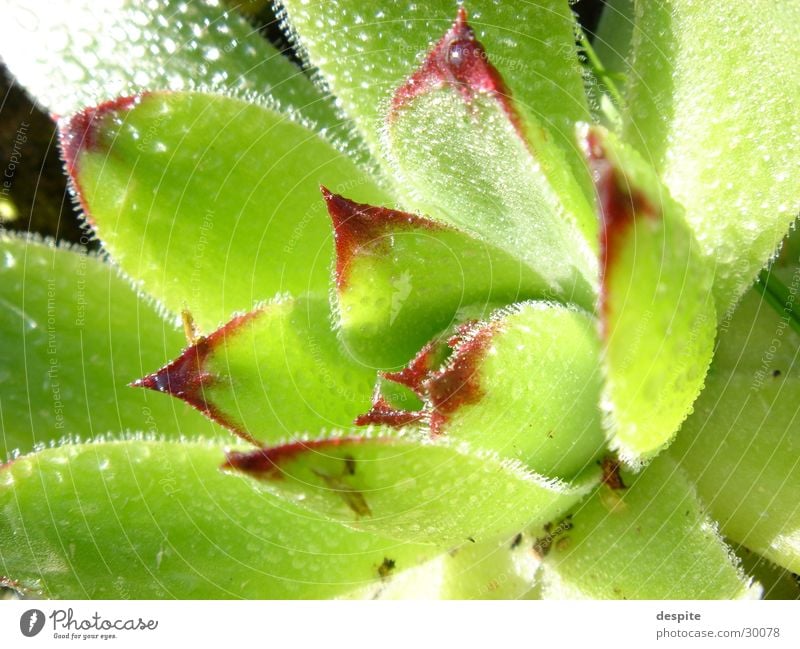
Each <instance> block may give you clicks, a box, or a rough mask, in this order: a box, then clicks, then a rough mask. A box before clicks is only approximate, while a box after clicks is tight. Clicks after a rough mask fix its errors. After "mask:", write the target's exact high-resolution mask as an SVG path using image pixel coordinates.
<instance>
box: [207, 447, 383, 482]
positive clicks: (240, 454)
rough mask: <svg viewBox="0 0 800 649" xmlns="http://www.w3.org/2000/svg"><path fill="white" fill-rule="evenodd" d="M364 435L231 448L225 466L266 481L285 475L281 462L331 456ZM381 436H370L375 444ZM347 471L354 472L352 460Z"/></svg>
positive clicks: (347, 463) (226, 455)
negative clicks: (351, 464) (245, 448)
mask: <svg viewBox="0 0 800 649" xmlns="http://www.w3.org/2000/svg"><path fill="white" fill-rule="evenodd" d="M366 439H367V438H364V437H330V438H327V439H315V440H306V441H297V442H290V443H288V444H280V445H278V446H271V447H269V448H265V447H261V448H257V449H255V450H253V451H228V452H227V453H226V454H225V462H224V463H223V465H222V467H221V468H222V469H225V470H233V471H239V472H241V473H245V474H247V475H249V476H251V477H254V478H259V479H263V480H269V479H276V478H282V477H283V472H282V471H281V465H283V464H285V463H287V462H291V461H293V460H297V459H300V458H302V457H303V456H304V455H306V454H311V455H314V454H316V455H319V456H320V457H325V456H328V455H329V453H328V452H327V451H330V450H331V449H335V448H338V447H340V446H343V445H350V444H358V443H359V442H363V441H365V440H366ZM380 439H381V438H370V440H369V441H370V442H371V443H380ZM344 462H345V467H344V473H352V468H351V467H350V466H349V464H350V463H351V462H352V459H350V458H348V457H345V458H344Z"/></svg>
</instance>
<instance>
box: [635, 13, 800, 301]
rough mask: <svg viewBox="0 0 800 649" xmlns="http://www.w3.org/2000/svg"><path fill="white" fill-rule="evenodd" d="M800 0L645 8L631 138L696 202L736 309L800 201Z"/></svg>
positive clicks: (718, 283)
mask: <svg viewBox="0 0 800 649" xmlns="http://www.w3.org/2000/svg"><path fill="white" fill-rule="evenodd" d="M798 20H800V3H798V2H796V1H794V0H792V1H790V2H780V3H776V2H770V1H769V0H757V1H755V2H726V1H725V0H709V1H707V2H694V1H693V0H663V1H662V2H659V3H650V4H648V6H647V8H646V11H640V12H638V14H637V23H636V28H635V29H634V39H633V72H632V74H631V85H630V91H629V97H628V105H629V106H630V110H631V113H630V115H629V116H628V127H627V129H626V130H627V135H628V137H629V138H630V139H631V141H633V142H635V143H636V144H637V146H638V147H639V149H640V152H641V153H642V154H643V155H644V156H646V157H647V158H648V160H650V161H651V162H652V163H653V164H654V165H655V166H656V167H657V168H658V170H659V171H660V172H661V174H662V176H663V178H664V181H665V183H666V185H667V186H668V187H669V189H670V192H671V193H672V195H673V196H674V197H675V199H676V200H677V201H678V202H680V203H681V204H682V205H683V206H684V207H685V208H686V218H687V220H688V222H689V224H690V225H691V227H692V229H693V230H694V232H695V234H696V236H697V241H698V243H699V245H700V247H701V250H702V252H703V254H704V256H705V257H707V258H708V259H709V261H710V263H711V265H712V266H714V267H715V268H716V278H715V285H714V294H715V299H716V304H717V311H718V312H719V313H720V314H723V313H725V312H727V311H728V310H729V309H730V308H731V307H732V306H733V305H735V304H736V302H737V301H738V299H739V297H740V296H741V295H742V294H743V293H744V291H745V290H746V288H747V287H748V286H750V285H751V284H752V282H753V280H754V279H755V276H756V274H757V272H758V270H759V269H760V268H761V267H762V266H764V264H766V262H767V260H768V259H769V258H770V257H771V256H772V255H773V254H774V252H775V250H776V248H777V247H778V244H779V243H780V240H781V237H783V235H784V234H785V233H786V231H787V229H788V228H789V224H790V223H791V222H792V220H793V219H794V217H795V216H796V215H797V213H798V209H800V197H798V193H797V186H798V184H799V183H800V164H798V151H800V130H798V127H797V116H796V113H795V112H794V111H792V110H786V98H787V97H796V96H798V95H800V77H798V75H797V74H796V70H795V63H794V62H795V61H797V60H798V58H800V42H798V39H797V33H796V29H795V25H796V24H797V22H798Z"/></svg>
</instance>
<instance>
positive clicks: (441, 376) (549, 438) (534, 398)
mask: <svg viewBox="0 0 800 649" xmlns="http://www.w3.org/2000/svg"><path fill="white" fill-rule="evenodd" d="M448 344H449V345H450V346H451V347H452V348H453V351H452V354H451V355H450V357H449V358H448V359H447V361H446V362H445V363H444V365H443V366H442V367H436V366H435V365H434V364H432V363H429V364H430V365H433V366H432V367H430V368H429V369H428V371H427V372H426V373H423V367H422V365H423V364H424V362H425V361H426V359H425V355H430V354H433V353H434V349H433V348H430V347H429V348H426V349H425V350H423V353H422V355H421V356H420V357H418V358H417V359H415V361H414V363H412V365H411V366H410V367H409V368H408V369H407V370H405V371H404V372H400V373H392V374H386V375H385V376H386V378H388V379H394V380H395V381H398V382H400V383H404V384H405V385H407V386H408V387H410V388H412V389H414V390H416V391H417V392H418V394H419V395H420V396H421V397H423V399H424V400H425V405H424V409H423V411H422V412H421V413H419V414H418V415H417V416H418V418H421V419H424V420H425V421H426V422H429V425H430V430H431V432H432V434H433V435H444V436H446V437H447V439H448V440H451V441H452V442H453V443H458V442H467V443H469V444H470V445H471V446H472V447H474V448H482V449H490V450H492V451H495V452H497V453H499V454H500V455H501V456H503V457H510V458H514V459H515V460H518V461H520V462H521V463H523V464H524V465H526V466H527V467H528V468H529V469H531V470H533V471H536V472H537V473H539V474H540V475H544V476H548V477H551V478H560V479H563V480H567V481H571V480H573V479H576V478H577V477H578V476H579V475H581V474H582V473H584V471H585V470H586V469H587V467H590V466H592V465H593V464H594V462H595V460H597V459H598V458H599V456H600V454H601V453H602V451H603V449H604V448H605V436H604V433H603V428H602V426H601V421H600V420H601V418H600V409H599V408H598V402H599V398H600V379H601V376H600V372H599V368H598V357H599V345H598V341H597V334H596V330H595V321H594V319H593V318H592V317H591V316H589V315H587V314H586V313H584V312H581V311H579V310H577V309H575V308H571V307H565V306H562V305H558V304H553V303H549V302H526V303H522V304H518V305H515V306H514V307H511V308H508V309H506V310H503V311H499V312H497V313H495V314H494V316H493V317H492V318H491V320H489V321H484V322H476V323H473V324H467V325H464V326H462V327H461V328H460V329H459V330H458V333H457V334H456V335H455V336H453V337H452V338H451V339H450V340H449V341H448ZM370 414H371V416H372V419H374V420H376V421H380V412H374V410H373V413H370ZM409 414H411V413H409Z"/></svg>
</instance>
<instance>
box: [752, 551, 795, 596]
mask: <svg viewBox="0 0 800 649" xmlns="http://www.w3.org/2000/svg"><path fill="white" fill-rule="evenodd" d="M737 555H738V556H739V557H740V558H741V560H742V569H743V570H744V571H745V573H746V574H748V575H750V576H751V577H753V579H755V580H756V581H757V582H758V583H759V584H761V587H762V588H763V589H764V595H763V596H762V599H797V600H800V579H798V577H797V575H795V574H793V573H792V572H790V571H789V570H786V569H785V568H780V567H779V566H776V565H775V564H774V563H772V562H771V561H770V560H769V559H765V558H764V557H762V556H760V555H758V554H756V553H755V552H751V551H750V550H748V549H747V548H739V549H737Z"/></svg>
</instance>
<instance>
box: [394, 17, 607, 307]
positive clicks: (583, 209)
mask: <svg viewBox="0 0 800 649" xmlns="http://www.w3.org/2000/svg"><path fill="white" fill-rule="evenodd" d="M451 50H452V51H451ZM452 52H456V53H458V56H457V57H456V58H454V57H453V55H452ZM486 56H487V55H486V53H485V52H484V51H483V49H482V47H481V45H480V43H478V42H477V41H476V40H475V34H474V32H473V31H472V29H471V28H470V27H469V26H468V25H467V24H466V22H465V21H464V20H463V16H461V15H460V16H459V19H458V20H457V21H456V23H455V25H454V26H453V27H452V28H451V29H450V30H449V31H448V32H447V33H446V34H445V36H444V37H443V38H442V40H441V41H440V42H439V43H438V44H437V45H436V46H435V47H434V48H433V49H432V50H431V52H430V53H429V54H428V57H427V58H426V60H425V61H424V62H423V63H422V65H421V66H420V67H419V69H418V70H417V71H416V72H415V73H414V74H413V75H412V76H411V77H410V78H409V79H408V80H407V81H406V83H405V84H404V85H402V86H400V88H399V89H398V90H397V91H396V92H395V94H394V96H393V99H392V106H391V108H390V111H389V114H388V116H387V125H386V132H385V143H386V148H387V151H388V152H389V155H390V157H391V160H392V163H393V170H394V171H395V172H396V174H397V175H398V176H399V177H400V178H401V180H402V182H401V183H400V186H399V187H398V192H400V193H401V195H402V196H403V198H404V200H405V201H406V204H408V205H411V206H412V207H413V208H415V209H417V210H419V211H421V212H423V213H425V214H427V215H430V216H431V217H432V218H435V219H440V220H442V221H444V222H446V223H450V224H453V225H456V226H458V227H460V228H462V229H464V230H466V231H467V232H470V233H471V234H474V235H475V236H476V237H481V238H483V239H484V240H485V241H487V242H489V243H491V244H493V245H495V246H497V247H499V248H501V249H502V250H505V251H507V252H509V253H510V254H516V255H518V256H519V258H520V259H522V260H523V261H524V262H525V263H526V264H527V265H528V266H529V267H530V268H531V269H532V270H534V271H535V272H536V273H537V274H538V275H539V276H540V277H541V278H542V281H543V282H545V283H546V284H547V285H548V288H549V290H550V291H551V293H552V294H553V296H554V297H560V298H562V299H571V300H573V301H575V302H578V303H579V304H581V305H582V306H584V307H586V308H590V307H591V306H592V305H593V301H594V287H595V283H596V277H595V274H596V263H595V259H594V255H593V253H592V250H593V247H594V245H595V242H596V231H597V227H596V217H595V215H594V212H593V210H592V209H591V207H590V205H589V203H588V201H587V200H586V198H585V196H584V194H583V192H582V191H581V190H580V188H579V187H578V185H577V183H576V180H575V177H574V176H573V175H572V174H571V173H570V171H569V169H568V168H566V166H565V163H564V160H563V156H562V152H561V150H560V149H558V148H557V147H555V145H554V144H553V142H552V139H551V137H550V136H549V135H548V133H547V131H546V130H544V129H542V128H541V126H540V125H538V124H537V123H536V121H535V120H534V119H533V118H531V117H530V116H526V115H523V114H521V113H520V112H519V111H518V109H517V106H516V104H515V103H514V102H513V99H512V98H511V97H510V96H509V95H508V90H507V89H506V87H505V84H504V82H503V80H502V79H501V78H500V76H499V74H498V72H497V70H495V69H494V68H493V67H492V65H491V63H489V62H488V61H486V60H485V59H486ZM476 62H477V63H476Z"/></svg>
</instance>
